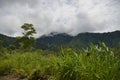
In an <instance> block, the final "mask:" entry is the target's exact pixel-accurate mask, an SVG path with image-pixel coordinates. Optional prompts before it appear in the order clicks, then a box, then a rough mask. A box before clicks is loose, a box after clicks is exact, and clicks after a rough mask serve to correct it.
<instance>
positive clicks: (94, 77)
mask: <svg viewBox="0 0 120 80" xmlns="http://www.w3.org/2000/svg"><path fill="white" fill-rule="evenodd" d="M116 52H117V50H115V49H113V50H112V49H110V48H108V47H107V46H106V45H105V44H104V43H100V45H99V46H97V45H91V46H90V47H89V48H88V49H85V50H84V51H83V52H80V53H77V52H76V51H75V50H73V49H71V48H67V49H61V52H59V55H57V56H56V55H54V54H52V53H54V52H48V53H51V54H46V55H44V53H46V51H41V50H39V51H37V50H36V51H32V52H22V51H19V50H18V51H16V53H14V54H4V55H3V56H1V57H0V75H10V74H12V75H15V76H18V77H19V78H28V79H29V80H119V79H120V76H119V75H120V58H119V57H118V56H117V55H116Z"/></svg>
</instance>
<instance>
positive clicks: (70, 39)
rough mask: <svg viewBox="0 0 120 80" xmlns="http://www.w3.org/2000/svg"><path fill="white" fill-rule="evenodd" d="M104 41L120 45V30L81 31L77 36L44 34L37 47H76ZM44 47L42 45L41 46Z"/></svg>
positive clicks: (110, 45) (115, 45)
mask: <svg viewBox="0 0 120 80" xmlns="http://www.w3.org/2000/svg"><path fill="white" fill-rule="evenodd" d="M99 42H104V43H105V44H106V45H107V46H109V47H120V31H114V32H108V33H80V34H78V35H76V36H70V35H68V34H65V33H62V34H52V35H51V34H50V35H49V36H42V37H40V38H38V39H37V44H36V45H37V47H40V46H41V45H43V46H44V49H45V48H46V47H48V48H50V47H53V46H54V47H57V46H61V45H62V46H64V45H68V46H72V47H75V48H83V47H88V46H89V45H90V44H91V43H93V44H99ZM41 47H42V46H41Z"/></svg>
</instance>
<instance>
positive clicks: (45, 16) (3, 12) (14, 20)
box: [0, 0, 120, 37]
mask: <svg viewBox="0 0 120 80" xmlns="http://www.w3.org/2000/svg"><path fill="white" fill-rule="evenodd" d="M24 23H32V24H33V25H34V26H35V29H36V30H37V34H36V35H35V36H36V37H39V36H41V35H43V34H49V33H51V32H58V33H68V34H71V35H76V34H78V33H81V32H107V31H114V30H120V0H0V33H2V34H6V35H9V36H19V35H21V33H22V30H21V28H20V26H21V25H23V24H24Z"/></svg>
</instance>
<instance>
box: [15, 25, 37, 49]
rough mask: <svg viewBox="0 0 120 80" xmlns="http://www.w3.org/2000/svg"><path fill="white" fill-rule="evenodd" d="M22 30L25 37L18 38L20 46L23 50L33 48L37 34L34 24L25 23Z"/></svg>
mask: <svg viewBox="0 0 120 80" xmlns="http://www.w3.org/2000/svg"><path fill="white" fill-rule="evenodd" d="M21 28H22V29H23V30H24V32H23V36H21V37H17V40H18V41H19V45H20V47H21V48H23V49H27V48H31V47H32V46H33V45H34V44H35V38H34V36H33V35H34V34H36V30H35V29H34V26H33V24H28V23H24V25H22V26H21Z"/></svg>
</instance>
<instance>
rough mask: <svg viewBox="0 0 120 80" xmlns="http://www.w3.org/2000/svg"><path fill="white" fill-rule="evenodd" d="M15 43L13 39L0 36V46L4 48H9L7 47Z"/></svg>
mask: <svg viewBox="0 0 120 80" xmlns="http://www.w3.org/2000/svg"><path fill="white" fill-rule="evenodd" d="M15 43H16V40H15V38H13V37H9V36H6V35H3V34H0V45H2V46H4V47H9V45H13V44H15Z"/></svg>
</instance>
